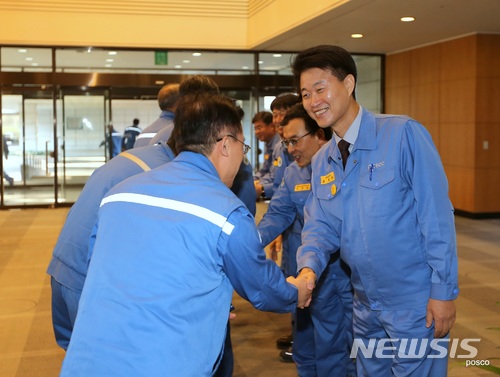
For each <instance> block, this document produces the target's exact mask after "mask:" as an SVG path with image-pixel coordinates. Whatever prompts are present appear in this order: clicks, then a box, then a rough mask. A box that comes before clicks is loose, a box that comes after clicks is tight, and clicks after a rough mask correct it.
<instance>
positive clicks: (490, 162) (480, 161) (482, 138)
mask: <svg viewBox="0 0 500 377" xmlns="http://www.w3.org/2000/svg"><path fill="white" fill-rule="evenodd" d="M475 133H476V135H475V139H476V141H475V160H476V167H477V168H490V169H500V118H499V119H498V120H497V121H496V122H491V123H489V122H488V123H476V129H475ZM485 143H487V149H485V147H486V146H485ZM497 190H498V191H497V192H500V186H499V187H498V188H497Z"/></svg>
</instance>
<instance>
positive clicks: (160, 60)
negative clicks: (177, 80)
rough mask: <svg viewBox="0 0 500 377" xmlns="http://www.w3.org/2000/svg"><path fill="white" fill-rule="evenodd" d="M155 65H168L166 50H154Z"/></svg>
mask: <svg viewBox="0 0 500 377" xmlns="http://www.w3.org/2000/svg"><path fill="white" fill-rule="evenodd" d="M155 65H168V51H155Z"/></svg>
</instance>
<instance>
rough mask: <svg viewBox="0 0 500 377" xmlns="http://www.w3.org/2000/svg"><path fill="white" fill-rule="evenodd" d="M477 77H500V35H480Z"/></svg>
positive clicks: (478, 38) (478, 39) (478, 40)
mask: <svg viewBox="0 0 500 377" xmlns="http://www.w3.org/2000/svg"><path fill="white" fill-rule="evenodd" d="M477 52H478V56H477V77H486V78H489V79H498V78H500V35H498V34H493V35H492V34H489V35H484V34H483V35H481V34H480V35H478V37H477Z"/></svg>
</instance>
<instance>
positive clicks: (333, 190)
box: [331, 184, 337, 195]
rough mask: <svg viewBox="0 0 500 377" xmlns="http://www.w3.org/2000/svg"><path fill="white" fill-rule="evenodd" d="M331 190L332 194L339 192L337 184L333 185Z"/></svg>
mask: <svg viewBox="0 0 500 377" xmlns="http://www.w3.org/2000/svg"><path fill="white" fill-rule="evenodd" d="M331 192H332V195H335V194H336V193H337V186H335V184H333V185H332V188H331Z"/></svg>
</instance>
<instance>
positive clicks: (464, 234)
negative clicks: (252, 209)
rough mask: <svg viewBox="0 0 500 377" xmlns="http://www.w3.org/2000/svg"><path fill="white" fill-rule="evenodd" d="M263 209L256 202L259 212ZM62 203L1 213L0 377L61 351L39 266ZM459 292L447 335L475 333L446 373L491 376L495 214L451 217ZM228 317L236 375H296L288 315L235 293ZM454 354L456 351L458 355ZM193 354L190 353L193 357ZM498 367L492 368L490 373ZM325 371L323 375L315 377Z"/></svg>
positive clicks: (35, 368) (49, 366)
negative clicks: (287, 351)
mask: <svg viewBox="0 0 500 377" xmlns="http://www.w3.org/2000/svg"><path fill="white" fill-rule="evenodd" d="M263 210H265V208H264V207H263V204H262V203H259V213H262V211H263ZM67 211H68V209H67V208H60V209H26V210H8V211H0V245H1V247H0V376H2V377H15V376H16V377H31V376H33V377H35V376H36V377H54V376H57V375H58V372H59V368H60V365H61V361H62V359H63V356H64V353H63V351H61V350H60V349H59V348H58V347H57V345H56V343H55V341H54V339H53V335H52V328H51V324H50V286H49V278H48V276H47V275H46V274H45V269H46V266H47V263H48V261H49V258H50V255H51V252H52V248H53V246H54V244H55V242H56V239H57V236H58V234H59V230H60V229H61V226H62V224H63V223H64V219H65V217H66V214H67ZM456 224H457V239H458V249H459V263H460V264H459V270H460V288H461V294H460V296H459V299H458V300H457V308H458V318H457V322H456V325H455V327H454V329H453V332H452V334H451V338H452V339H459V340H463V339H467V338H474V339H480V341H479V342H477V343H471V344H473V345H474V346H476V347H477V349H478V354H477V356H476V357H475V358H474V360H475V361H484V362H489V363H490V366H489V368H490V370H488V369H487V368H480V367H472V366H469V367H466V365H465V364H466V360H464V359H459V358H454V359H451V360H450V364H449V374H448V375H449V376H492V375H494V374H498V368H499V367H500V348H499V346H500V280H499V279H498V276H499V275H498V271H499V270H500V220H471V219H467V218H463V217H457V219H456ZM234 305H235V306H236V311H235V313H236V314H237V318H236V319H234V320H233V321H232V339H233V345H234V353H235V373H234V376H235V377H285V376H296V372H295V367H294V365H293V364H286V363H283V362H281V361H280V360H279V357H278V353H279V350H277V349H276V344H275V340H276V338H277V337H279V336H281V335H284V334H286V333H287V331H288V330H289V324H290V317H289V315H279V314H272V313H263V312H259V311H257V310H256V309H254V308H252V307H251V305H250V304H248V303H247V302H246V301H244V300H242V299H241V298H239V297H237V296H235V298H234ZM458 354H459V353H458V352H457V355H458ZM193 357H196V355H193ZM492 366H494V367H496V368H497V369H496V370H497V372H496V373H495V372H494V371H493V368H492ZM320 377H323V376H320Z"/></svg>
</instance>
